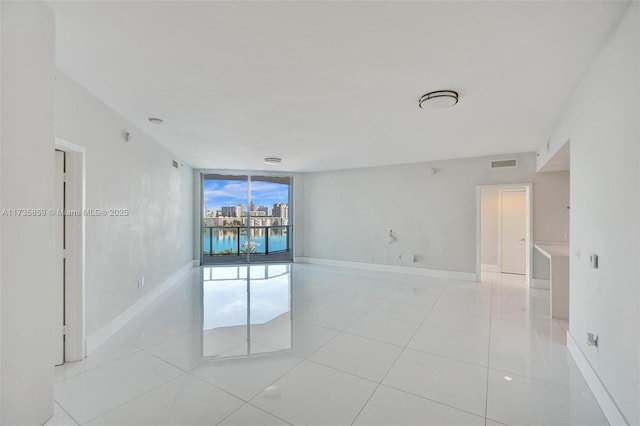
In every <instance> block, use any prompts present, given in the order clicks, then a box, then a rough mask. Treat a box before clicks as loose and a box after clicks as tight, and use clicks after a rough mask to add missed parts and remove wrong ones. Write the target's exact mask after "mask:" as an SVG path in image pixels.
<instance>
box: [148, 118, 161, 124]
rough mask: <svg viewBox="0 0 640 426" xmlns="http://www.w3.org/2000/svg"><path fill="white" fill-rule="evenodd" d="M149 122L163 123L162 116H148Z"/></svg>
mask: <svg viewBox="0 0 640 426" xmlns="http://www.w3.org/2000/svg"><path fill="white" fill-rule="evenodd" d="M149 123H151V124H162V123H164V120H163V119H162V118H157V117H149Z"/></svg>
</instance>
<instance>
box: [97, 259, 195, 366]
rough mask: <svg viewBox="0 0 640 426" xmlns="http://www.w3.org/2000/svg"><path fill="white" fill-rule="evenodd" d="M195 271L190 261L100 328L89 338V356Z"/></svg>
mask: <svg viewBox="0 0 640 426" xmlns="http://www.w3.org/2000/svg"><path fill="white" fill-rule="evenodd" d="M192 270H193V261H189V263H187V264H186V265H185V266H183V267H182V268H180V269H178V271H177V272H175V273H174V274H173V275H171V276H169V277H168V278H167V279H166V280H164V281H163V282H162V283H161V284H160V285H159V286H157V287H156V288H154V289H153V290H151V291H150V292H149V293H147V294H145V295H144V296H142V297H141V298H140V299H138V300H137V301H135V302H134V303H133V304H132V305H131V306H129V307H128V308H127V309H125V310H124V311H123V312H122V313H121V314H120V315H118V316H117V317H115V318H114V319H112V320H111V321H109V322H108V323H106V324H105V325H103V326H102V327H100V329H99V330H97V331H96V332H94V333H93V334H91V335H90V336H87V355H88V354H90V353H91V352H93V351H94V350H95V349H96V348H98V347H99V346H100V345H102V344H103V343H104V342H106V341H107V339H109V338H110V337H111V336H113V335H114V334H116V332H117V331H118V330H120V329H121V328H122V327H124V326H125V325H126V324H127V323H128V322H129V321H131V320H132V319H133V318H135V316H136V315H138V314H139V313H140V312H142V310H143V309H144V308H146V307H147V306H149V305H150V304H151V303H153V301H154V300H156V299H157V298H158V297H160V296H161V295H162V294H164V293H165V292H167V291H168V290H170V289H171V288H173V287H174V286H175V285H176V284H178V283H179V282H180V280H181V279H182V278H184V277H185V276H186V275H187V274H188V273H189V272H191V271H192Z"/></svg>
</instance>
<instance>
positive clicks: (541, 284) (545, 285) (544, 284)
mask: <svg viewBox="0 0 640 426" xmlns="http://www.w3.org/2000/svg"><path fill="white" fill-rule="evenodd" d="M531 287H533V288H540V289H543V290H550V289H551V281H550V280H541V279H539V278H534V279H532V280H531Z"/></svg>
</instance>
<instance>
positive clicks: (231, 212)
mask: <svg viewBox="0 0 640 426" xmlns="http://www.w3.org/2000/svg"><path fill="white" fill-rule="evenodd" d="M221 212H222V216H224V217H242V216H244V206H243V205H242V204H238V205H237V206H223V207H222V210H221Z"/></svg>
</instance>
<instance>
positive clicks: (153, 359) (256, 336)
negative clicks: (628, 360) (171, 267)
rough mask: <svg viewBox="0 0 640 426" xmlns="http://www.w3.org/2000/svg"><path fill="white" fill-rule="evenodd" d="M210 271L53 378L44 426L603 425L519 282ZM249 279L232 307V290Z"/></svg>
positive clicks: (198, 273) (559, 335)
mask: <svg viewBox="0 0 640 426" xmlns="http://www.w3.org/2000/svg"><path fill="white" fill-rule="evenodd" d="M216 268H217V269H210V268H203V269H199V270H195V271H194V273H193V274H192V276H191V277H189V278H188V279H186V280H185V281H184V282H183V283H181V285H180V286H179V287H178V288H176V289H175V290H174V291H172V292H171V294H168V295H166V296H164V297H162V298H161V299H160V300H158V301H157V302H156V303H155V305H154V306H153V307H152V308H151V309H148V310H147V311H146V312H145V314H144V315H143V316H141V317H139V318H136V319H135V320H134V321H133V322H132V323H130V324H128V325H127V326H126V327H125V328H124V329H123V330H121V331H120V332H119V333H118V334H117V335H116V336H114V337H113V338H112V339H110V340H109V341H108V342H107V343H106V344H105V345H103V346H102V347H101V348H99V349H98V350H97V351H95V352H94V353H93V354H91V355H90V356H89V357H87V358H86V359H85V360H83V361H81V362H75V363H67V364H65V365H63V366H61V367H57V368H56V382H57V383H56V389H55V397H56V407H55V415H54V418H53V419H52V420H51V421H50V422H49V424H51V425H75V424H91V425H161V424H162V425H182V424H185V425H186V424H188V425H198V424H201V425H216V424H220V425H285V424H294V425H303V424H304V425H351V424H355V425H388V426H390V425H491V426H495V425H500V424H506V425H513V426H515V425H541V424H545V425H581V426H582V425H605V424H607V422H606V419H605V418H604V416H603V414H602V412H601V410H600V408H599V407H598V405H597V403H596V402H595V400H594V398H593V396H592V395H591V393H590V392H589V390H588V387H587V386H586V383H585V382H584V380H583V378H582V377H581V375H580V373H579V372H578V369H577V367H576V365H575V364H574V362H573V361H572V359H571V357H570V356H569V354H568V352H567V349H566V346H565V330H566V327H567V324H566V323H564V322H558V321H555V320H551V319H549V306H548V305H549V294H548V291H545V290H535V289H527V288H525V286H524V280H523V277H520V276H513V275H500V274H492V275H489V279H487V280H486V281H484V282H482V283H470V282H465V281H456V280H446V279H442V278H425V277H418V276H412V275H399V274H384V273H372V272H367V271H357V270H349V269H339V268H332V267H321V266H313V265H304V264H296V265H293V266H291V267H290V268H285V269H284V271H285V273H284V274H282V271H283V267H282V266H280V267H272V269H274V270H277V271H278V272H279V273H278V274H277V275H278V278H277V282H275V281H274V282H273V285H272V284H270V283H271V281H268V280H267V281H261V280H260V279H259V278H256V279H255V280H253V277H254V276H256V277H258V276H259V275H260V274H259V273H258V272H260V271H259V270H258V269H256V271H257V272H255V271H253V270H252V271H251V272H248V271H247V270H246V267H245V266H237V267H236V266H234V267H233V268H232V269H221V268H222V267H216ZM234 268H235V269H234ZM237 268H245V269H237ZM256 268H259V267H256ZM254 272H255V273H254ZM247 275H250V276H251V277H252V281H251V285H250V290H251V291H250V292H249V293H250V294H251V297H252V299H251V301H250V302H248V305H247V303H246V300H245V301H244V302H245V303H244V305H243V301H242V300H236V299H237V298H238V295H242V296H240V298H241V299H242V298H243V297H245V296H244V294H247V292H246V291H245V290H244V289H243V287H242V286H243V285H246V284H243V282H244V281H242V280H241V281H239V282H238V281H237V280H236V281H234V279H233V276H235V277H243V276H244V277H246V276H247ZM267 275H268V274H267ZM215 276H224V277H226V278H225V279H224V280H219V281H212V280H211V279H212V278H214V277H215ZM263 278H264V277H263ZM203 279H204V280H208V284H206V285H203ZM283 280H284V281H283ZM238 283H240V284H238ZM238 285H239V287H238ZM233 286H236V287H233ZM283 286H286V287H283ZM288 286H290V294H287V293H286V289H287V287H288ZM272 288H273V289H277V291H275V290H274V291H272V290H271V289H272ZM238 289H239V291H238ZM283 289H284V291H285V293H283ZM233 294H235V296H233ZM283 295H284V296H283ZM234 297H235V298H236V299H234ZM283 297H284V299H283ZM203 298H204V300H203ZM278 298H279V299H278ZM276 299H277V300H276ZM247 306H249V307H250V309H247ZM244 318H247V320H248V322H249V323H250V325H249V327H247V323H246V322H245V323H243V321H245V320H244ZM234 321H235V322H234ZM203 324H208V327H209V329H208V330H206V331H205V332H203ZM212 324H213V326H212ZM216 324H217V326H216ZM247 336H249V337H250V338H249V341H247ZM247 353H251V354H255V355H247ZM203 354H206V355H210V356H203Z"/></svg>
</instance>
